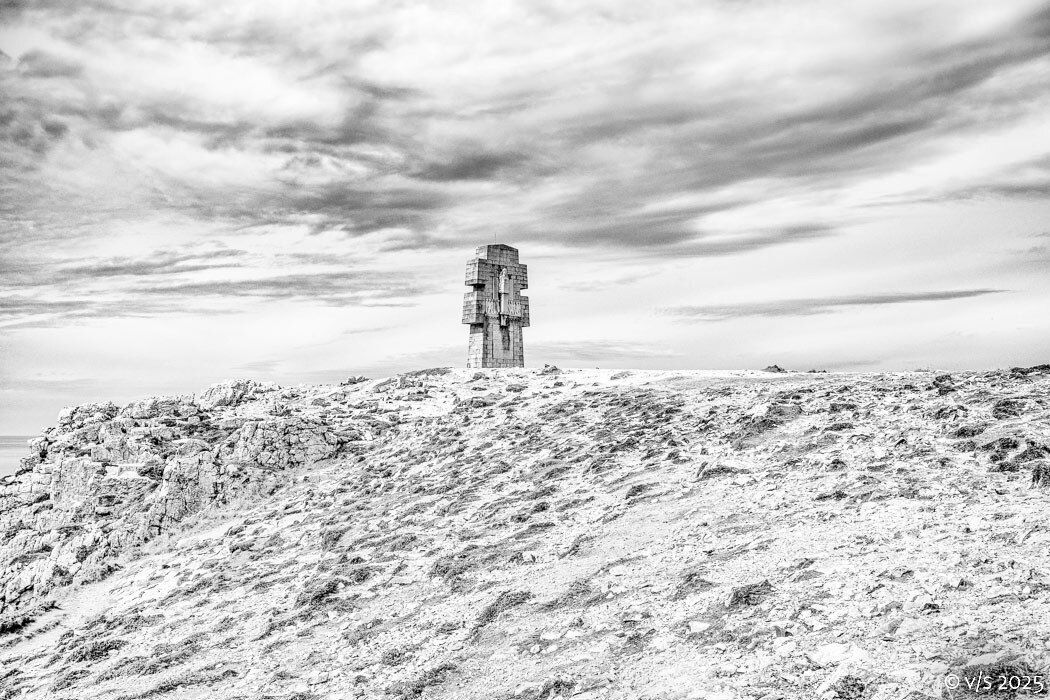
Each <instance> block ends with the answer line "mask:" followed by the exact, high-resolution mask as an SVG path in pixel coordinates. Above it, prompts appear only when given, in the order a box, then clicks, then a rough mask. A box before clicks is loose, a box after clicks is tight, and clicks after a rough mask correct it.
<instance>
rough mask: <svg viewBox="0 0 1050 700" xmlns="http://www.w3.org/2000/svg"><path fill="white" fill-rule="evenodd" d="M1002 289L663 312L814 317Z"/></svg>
mask: <svg viewBox="0 0 1050 700" xmlns="http://www.w3.org/2000/svg"><path fill="white" fill-rule="evenodd" d="M1005 291H1006V290H1003V289H962V290H953V291H941V292H913V293H892V294H868V295H864V294H858V295H852V296H840V297H825V298H810V299H784V300H778V301H768V302H750V303H743V304H721V305H710V306H676V307H670V308H667V309H664V310H663V311H664V313H666V314H668V315H671V316H677V317H679V318H681V319H682V320H684V321H690V322H701V321H726V320H730V319H736V318H746V317H764V318H775V317H781V316H814V315H817V314H826V313H831V312H834V311H838V310H840V309H844V308H849V307H865V306H890V305H895V304H916V303H925V302H935V301H955V300H960V299H972V298H974V297H980V296H985V295H988V294H1001V293H1003V292H1005Z"/></svg>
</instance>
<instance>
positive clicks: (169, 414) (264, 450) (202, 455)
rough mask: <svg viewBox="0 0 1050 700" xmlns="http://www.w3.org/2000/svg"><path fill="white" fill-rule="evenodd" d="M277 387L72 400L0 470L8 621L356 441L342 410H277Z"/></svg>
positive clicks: (0, 559)
mask: <svg viewBox="0 0 1050 700" xmlns="http://www.w3.org/2000/svg"><path fill="white" fill-rule="evenodd" d="M286 391H287V390H286ZM279 394H280V390H279V389H278V388H277V387H275V386H272V385H263V384H259V383H257V382H254V381H239V382H229V383H225V384H219V385H216V386H213V387H210V388H209V389H207V390H205V391H203V392H201V394H200V395H199V396H198V397H196V398H195V397H186V396H183V397H165V398H157V397H153V398H148V399H144V400H141V401H136V402H133V403H131V404H128V405H127V406H124V407H118V406H116V405H115V404H112V403H97V404H86V405H84V406H77V407H73V408H67V409H64V410H63V411H62V412H61V413H60V414H59V416H58V425H57V426H56V427H55V428H51V429H49V430H48V431H47V432H46V433H45V435H44V436H42V437H40V438H37V439H35V440H33V441H32V443H31V446H30V449H31V452H32V454H31V456H30V457H28V458H27V459H25V460H23V465H22V470H21V471H20V472H19V473H18V474H16V475H14V476H10V477H6V478H4V479H0V535H2V539H0V593H2V596H0V627H3V626H5V625H6V626H10V625H11V624H14V623H17V622H18V621H19V620H20V619H24V618H25V617H26V616H27V615H30V614H31V613H32V611H33V610H35V609H38V608H40V607H42V606H45V605H46V604H47V603H48V602H49V601H50V599H51V594H52V592H53V591H54V590H55V589H56V588H60V587H62V586H66V585H69V584H78V583H84V582H89V581H93V580H96V579H98V578H100V577H102V576H105V575H106V574H107V573H109V571H110V570H111V568H112V566H113V565H114V562H115V561H116V558H117V557H118V556H119V555H120V554H121V552H123V551H125V550H126V549H127V548H128V547H131V546H134V545H137V544H140V543H142V542H145V541H147V540H149V539H151V538H153V537H155V536H156V535H158V534H160V533H161V532H164V531H165V530H167V529H168V528H170V527H171V526H172V525H173V524H175V523H178V522H179V521H181V520H182V519H183V518H185V517H186V516H187V515H190V514H193V513H196V512H198V511H199V510H201V509H202V508H204V507H206V506H207V505H209V504H211V503H215V502H222V501H224V500H226V499H228V498H230V497H232V496H233V495H234V494H235V493H240V492H243V491H245V490H248V491H251V490H253V489H260V488H262V489H266V488H272V486H273V479H274V477H273V473H276V472H281V471H284V470H288V469H297V468H300V467H302V466H304V465H306V464H311V463H313V462H316V461H318V460H322V459H326V458H329V457H332V456H334V455H336V454H338V453H339V452H340V450H342V449H344V448H346V447H347V446H349V445H351V444H353V443H355V442H357V441H358V440H359V438H360V434H359V431H358V428H357V427H356V422H355V421H352V420H350V419H349V418H348V417H345V416H344V417H342V418H337V419H333V420H322V419H321V417H320V412H319V411H318V410H317V409H314V408H312V407H309V406H298V405H297V404H293V405H292V408H291V409H285V408H282V409H281V413H282V415H280V416H274V415H272V414H273V408H274V405H273V404H272V403H265V399H267V398H270V397H275V396H277V395H279ZM370 427H371V426H370Z"/></svg>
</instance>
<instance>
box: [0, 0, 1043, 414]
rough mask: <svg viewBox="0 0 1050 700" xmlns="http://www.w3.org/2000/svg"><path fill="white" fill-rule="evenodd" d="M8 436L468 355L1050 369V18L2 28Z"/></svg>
mask: <svg viewBox="0 0 1050 700" xmlns="http://www.w3.org/2000/svg"><path fill="white" fill-rule="evenodd" d="M0 51H2V52H3V54H2V55H0V433H24V432H35V431H36V430H38V429H39V428H41V427H42V426H44V425H47V424H50V423H51V422H52V421H53V419H54V416H55V413H56V412H57V410H58V409H59V408H60V407H61V406H63V405H66V404H72V403H76V402H81V401H87V400H95V399H113V400H124V399H131V398H134V397H136V396H141V395H147V394H153V393H170V392H190V391H194V390H196V389H198V388H201V387H203V386H206V385H207V384H209V383H212V382H215V381H220V380H222V379H226V378H231V377H255V378H259V379H272V380H274V381H278V382H282V383H297V382H302V381H310V382H319V381H334V380H339V379H342V378H344V377H346V376H348V375H350V374H368V375H371V376H378V375H382V374H387V373H391V372H396V371H402V370H405V369H411V368H420V367H427V366H435V365H449V364H453V365H459V364H462V363H463V362H464V361H465V355H466V341H467V329H466V327H465V326H462V325H460V323H459V314H460V299H461V294H462V293H463V291H464V290H465V288H464V287H463V269H464V264H465V262H466V260H467V258H468V257H469V256H470V255H471V253H472V251H473V248H474V246H476V245H478V244H481V243H486V242H492V241H494V240H498V241H500V242H504V243H509V244H511V245H514V246H516V247H518V248H519V249H520V250H521V257H522V261H523V262H525V263H527V264H528V265H529V272H530V283H531V286H530V290H529V295H530V297H531V303H532V319H533V327H532V328H529V329H528V330H527V331H526V338H525V343H526V345H525V349H526V362H527V364H529V365H534V366H535V365H542V364H543V363H545V362H553V363H557V364H559V365H567V366H584V367H595V366H599V367H610V368H612V367H640V368H727V367H758V368H760V367H764V366H765V365H768V364H771V363H774V362H775V363H779V364H780V365H782V366H786V367H792V368H797V369H809V368H827V369H830V370H879V369H914V368H917V367H935V368H944V369H949V370H950V369H961V368H986V367H995V366H1010V365H1023V364H1036V363H1040V362H1047V361H1050V355H1048V352H1047V349H1048V348H1050V323H1048V322H1047V309H1048V308H1050V274H1048V273H1050V4H1048V3H1045V2H1034V1H1029V0H1001V1H999V2H984V3H970V2H958V0H948V1H934V0H851V2H841V1H839V0H819V1H818V0H792V1H791V2H782V1H778V0H707V1H700V2H697V1H695V0H693V1H690V2H674V1H671V0H667V1H664V0H656V1H654V2H646V3H633V2H631V3H629V2H620V3H616V2H604V3H585V2H576V1H573V2H567V1H566V2H544V1H541V0H529V1H528V2H517V3H512V2H502V1H497V0H493V1H492V2H487V1H486V2H471V3H450V2H441V3H438V2H433V3H431V2H418V1H414V2H398V1H396V0H394V1H391V0H383V1H382V2H375V3H369V2H365V1H357V2H353V3H347V2H336V1H334V0H333V1H331V2H319V1H312V0H295V2H259V1H258V0H230V1H228V2H221V3H216V2H212V1H211V0H200V1H191V2H184V1H182V0H163V1H156V2H155V1H153V0H84V1H82V2H77V3H70V2H64V1H59V0H44V1H42V2H19V1H17V0H15V1H14V2H12V1H11V0H6V1H5V2H2V3H0Z"/></svg>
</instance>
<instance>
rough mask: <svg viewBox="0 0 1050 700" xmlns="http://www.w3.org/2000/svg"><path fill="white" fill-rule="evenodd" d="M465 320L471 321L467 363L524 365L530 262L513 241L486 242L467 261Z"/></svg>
mask: <svg viewBox="0 0 1050 700" xmlns="http://www.w3.org/2000/svg"><path fill="white" fill-rule="evenodd" d="M465 284H467V285H468V286H470V287H472V288H473V290H472V291H470V292H467V293H466V294H464V295H463V323H468V324H470V343H469V346H468V349H467V367H524V366H525V350H524V346H523V344H522V337H521V329H522V328H525V327H527V326H528V325H529V300H528V297H523V296H521V290H523V289H526V288H527V287H528V286H529V272H528V266H527V265H522V264H521V263H519V262H518V251H517V249H515V248H512V247H510V246H509V245H502V244H501V245H483V246H479V247H478V249H477V251H476V252H475V256H474V259H473V260H471V261H470V262H468V263H467V274H466V282H465Z"/></svg>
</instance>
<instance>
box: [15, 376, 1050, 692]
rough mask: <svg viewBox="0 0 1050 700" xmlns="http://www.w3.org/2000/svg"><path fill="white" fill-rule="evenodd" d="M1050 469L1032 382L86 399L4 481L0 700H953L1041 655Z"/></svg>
mask: <svg viewBox="0 0 1050 700" xmlns="http://www.w3.org/2000/svg"><path fill="white" fill-rule="evenodd" d="M1047 445H1050V368H1048V367H1045V366H1043V367H1039V368H1031V369H1027V370H1022V369H1015V370H1012V371H1002V372H988V373H967V374H957V375H953V376H948V375H940V376H937V375H935V374H933V373H928V372H919V373H909V374H871V375H842V374H834V375H826V374H797V373H788V374H766V373H758V372H721V373H715V372H636V371H619V372H616V371H598V370H594V371H587V370H567V371H559V370H556V369H554V368H547V369H545V370H489V371H474V370H430V371H424V372H418V373H411V374H408V375H401V376H399V377H396V378H392V379H388V380H371V381H360V382H357V383H353V384H348V385H345V386H329V387H298V388H294V389H281V388H278V387H273V386H267V385H260V384H256V383H253V382H239V383H234V384H229V385H222V386H219V387H215V388H212V389H210V390H208V391H206V392H203V393H201V394H199V395H196V396H184V397H176V398H173V399H151V400H147V401H143V402H138V403H136V404H132V405H130V406H127V407H117V406H113V405H110V404H96V405H92V406H88V407H80V408H78V409H75V410H72V411H69V412H66V413H64V414H63V416H61V417H60V422H59V425H58V426H57V427H56V428H55V429H52V430H51V431H49V432H48V433H47V434H45V436H44V437H43V438H41V440H40V441H38V442H37V443H35V444H34V452H35V454H34V456H33V458H31V459H30V460H27V462H26V464H25V468H26V470H25V471H23V472H22V473H20V474H18V475H17V476H15V477H9V478H7V479H5V480H3V481H0V576H2V578H0V586H2V589H3V594H4V595H3V598H4V603H3V607H2V608H0V624H3V625H4V626H5V630H6V633H5V634H4V635H3V636H0V698H15V697H48V698H129V699H130V698H154V697H155V698H213V697H222V698H245V699H247V698H299V699H305V698H328V697H345V698H353V697H362V698H478V699H481V698H485V699H491V698H511V697H521V698H531V699H538V698H553V697H562V698H568V697H570V696H571V697H574V698H599V697H601V698H709V699H710V698H766V699H767V700H772V699H774V698H807V699H808V698H815V697H828V698H835V697H837V698H880V699H888V698H901V697H914V698H921V697H941V696H942V693H944V694H945V695H944V697H949V696H950V695H951V694H952V693H951V692H950V691H949V690H946V689H945V688H944V685H943V681H944V679H945V678H946V675H945V674H946V673H948V672H949V671H951V670H958V669H960V668H963V667H966V668H967V669H969V670H971V671H972V670H973V669H976V668H978V667H980V668H988V669H994V668H1000V669H1001V668H1006V667H1009V666H1010V665H1011V664H1012V667H1013V668H1014V669H1015V670H1016V671H1017V672H1018V673H1021V672H1025V673H1028V674H1034V673H1035V672H1036V671H1039V670H1040V669H1045V667H1046V666H1047V663H1048V661H1050V625H1048V623H1047V621H1048V620H1050V552H1048V545H1050V515H1048V511H1047V498H1048V493H1047V491H1046V490H1045V489H1043V488H1041V486H1040V484H1041V483H1043V482H1046V483H1050V463H1048V461H1047V460H1048V456H1050V448H1048V447H1047ZM1033 475H1034V477H1033ZM1033 481H1036V482H1039V483H1036V484H1033ZM56 604H57V607H53V606H55V605H56ZM1047 685H1048V686H1050V679H1047ZM959 692H961V691H959ZM909 693H911V694H910V695H909ZM956 694H958V692H957V693H956ZM959 696H960V697H969V696H968V695H965V694H963V695H959ZM982 697H983V696H982ZM1002 697H1013V695H1012V694H1006V695H1002Z"/></svg>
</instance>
